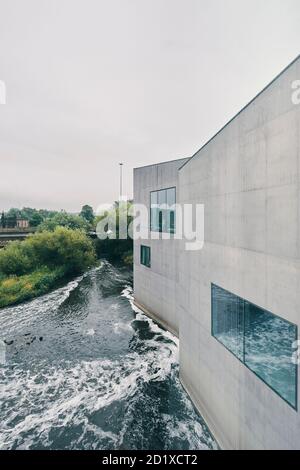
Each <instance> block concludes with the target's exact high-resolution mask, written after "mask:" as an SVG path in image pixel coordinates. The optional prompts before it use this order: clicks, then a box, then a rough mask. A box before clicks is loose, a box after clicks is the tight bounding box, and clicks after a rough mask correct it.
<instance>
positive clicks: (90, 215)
mask: <svg viewBox="0 0 300 470" xmlns="http://www.w3.org/2000/svg"><path fill="white" fill-rule="evenodd" d="M80 216H81V217H82V218H83V219H85V220H86V221H87V222H88V223H89V224H92V223H93V221H94V217H95V216H94V211H93V208H92V207H91V206H89V205H87V204H86V205H85V206H83V207H82V209H81V212H80Z"/></svg>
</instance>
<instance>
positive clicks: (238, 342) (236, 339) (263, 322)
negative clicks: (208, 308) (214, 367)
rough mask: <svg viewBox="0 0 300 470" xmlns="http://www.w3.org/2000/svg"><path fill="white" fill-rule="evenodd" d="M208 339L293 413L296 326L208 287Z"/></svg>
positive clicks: (219, 290)
mask: <svg viewBox="0 0 300 470" xmlns="http://www.w3.org/2000/svg"><path fill="white" fill-rule="evenodd" d="M212 335H213V336H214V337H215V338H216V339H217V340H218V341H219V342H220V343H222V344H223V346H225V347H226V348H227V349H228V350H229V351H230V352H232V353H233V354H234V355H235V356H236V357H237V358H238V359H239V360H240V361H242V362H243V364H245V366H246V367H248V369H250V370H251V371H252V372H254V373H255V374H256V375H257V376H258V377H259V378H260V379H261V380H263V381H264V382H265V383H266V384H267V385H268V386H269V387H271V388H272V389H273V390H274V391H275V392H276V393H277V394H278V395H279V396H280V397H281V398H283V399H284V400H285V401H286V402H287V403H288V404H289V405H291V406H292V407H293V408H295V409H297V366H296V364H293V362H292V357H293V353H294V349H293V343H294V342H295V341H296V340H297V336H298V328H297V326H296V325H294V324H292V323H290V322H288V321H287V320H284V319H283V318H280V317H278V316H276V315H274V314H273V313H270V312H268V311H266V310H263V309H262V308H260V307H257V306H256V305H254V304H252V303H250V302H248V301H246V300H244V299H242V298H240V297H238V296H236V295H234V294H231V293H230V292H228V291H226V290H224V289H221V288H220V287H218V286H216V285H213V284H212Z"/></svg>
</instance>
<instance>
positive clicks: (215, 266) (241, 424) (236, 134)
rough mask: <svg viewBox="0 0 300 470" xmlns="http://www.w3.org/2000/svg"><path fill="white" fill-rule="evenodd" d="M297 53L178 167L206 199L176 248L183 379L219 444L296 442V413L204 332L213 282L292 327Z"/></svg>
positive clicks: (299, 299)
mask: <svg viewBox="0 0 300 470" xmlns="http://www.w3.org/2000/svg"><path fill="white" fill-rule="evenodd" d="M297 79H298V80H299V79H300V60H298V61H297V62H296V63H294V64H293V65H292V66H291V67H290V68H289V69H288V70H286V71H285V72H284V73H283V74H282V75H281V76H280V77H279V78H278V79H277V80H276V81H275V82H273V84H271V86H270V87H269V88H267V89H266V90H265V91H264V92H263V93H262V94H261V95H259V96H258V97H257V98H256V100H255V101H253V102H252V103H251V104H250V105H249V106H248V107H247V108H246V109H244V110H243V112H242V113H241V114H240V115H239V116H238V117H237V118H236V119H235V120H233V121H232V122H231V123H230V124H229V125H228V126H227V127H226V128H225V129H223V131H222V132H221V133H220V134H219V135H217V136H216V137H215V138H214V139H213V140H212V141H211V142H210V143H209V144H208V145H207V146H206V147H204V148H203V149H202V150H201V151H199V153H198V154H197V155H196V156H195V157H194V158H193V159H192V160H190V161H189V163H188V164H187V165H185V166H184V167H183V168H182V169H181V170H180V171H179V188H180V193H179V194H180V202H181V203H191V202H194V203H196V202H198V203H204V205H205V245H204V249H203V250H202V251H201V252H197V253H191V252H190V253H189V252H186V251H185V250H184V247H183V244H181V248H180V265H181V269H180V271H179V284H180V292H181V295H180V296H179V297H178V300H179V304H180V312H179V319H180V320H179V338H180V371H181V372H180V373H181V379H182V382H183V384H184V386H185V387H186V389H187V390H188V391H189V393H190V395H191V397H192V398H193V400H194V402H195V404H196V405H197V407H198V408H199V410H200V412H201V413H202V415H203V417H204V419H205V420H206V422H207V424H208V425H209V427H210V428H211V430H212V432H213V433H214V435H215V437H216V438H217V440H219V442H220V445H221V446H222V447H224V448H230V449H300V416H299V412H297V411H295V410H293V409H292V408H291V407H290V406H289V405H288V404H286V403H285V402H284V401H283V400H282V399H281V398H280V397H279V396H278V395H276V394H275V393H274V392H273V391H272V390H271V389H270V388H269V387H268V386H266V385H265V384H264V383H263V382H262V381H261V380H260V379H259V378H258V377H257V376H256V375H255V374H253V373H252V372H251V371H249V370H248V369H247V368H246V367H245V366H244V365H243V364H241V363H240V362H239V361H238V360H237V359H236V358H235V357H234V356H233V355H232V354H231V353H230V352H228V351H227V350H226V349H225V348H224V347H223V346H222V345H221V344H219V343H218V342H217V341H216V340H215V339H214V338H213V337H212V336H211V283H215V284H217V285H219V286H220V287H223V288H224V289H227V290H228V291H230V292H233V293H235V294H236V295H239V296H240V297H242V298H244V299H247V300H249V301H250V302H253V303H254V304H256V305H259V306H260V307H262V308H265V309H267V310H269V311H271V312H273V313H274V314H277V315H279V316H281V317H283V318H285V319H287V320H289V321H291V322H293V323H296V324H297V325H298V327H300V310H299V307H300V263H299V255H300V239H299V235H300V219H299V213H300V181H299V178H300V174H299V168H300V150H299V149H300V146H299V142H300V105H298V106H296V105H294V104H293V103H292V101H291V95H292V89H291V83H292V82H293V81H294V80H297Z"/></svg>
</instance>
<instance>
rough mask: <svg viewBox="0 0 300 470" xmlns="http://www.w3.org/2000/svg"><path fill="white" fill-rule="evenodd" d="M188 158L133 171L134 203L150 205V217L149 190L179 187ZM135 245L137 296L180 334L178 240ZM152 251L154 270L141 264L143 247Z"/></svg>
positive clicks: (163, 322) (148, 237)
mask: <svg viewBox="0 0 300 470" xmlns="http://www.w3.org/2000/svg"><path fill="white" fill-rule="evenodd" d="M185 161H186V159H181V160H175V161H172V162H167V163H162V164H159V165H151V166H147V167H143V168H137V169H135V170H134V183H133V184H134V202H135V204H144V205H145V206H147V208H148V211H149V215H150V191H156V190H159V189H165V188H170V187H173V186H174V187H177V181H178V168H179V167H180V166H181V165H182V164H183V163H184V162H185ZM149 228H150V218H149V221H148V235H147V240H145V241H141V240H137V241H135V242H134V297H135V301H136V303H138V304H139V305H140V306H142V307H143V308H144V309H146V310H147V313H149V314H151V315H152V316H153V317H154V318H156V319H157V320H158V321H159V322H160V323H161V324H162V325H163V326H165V327H166V328H168V329H169V330H170V331H172V332H173V333H175V334H177V335H178V317H177V310H178V309H177V300H176V292H177V284H178V276H179V264H178V263H179V247H178V243H179V242H178V240H174V239H170V240H162V239H159V240H150V231H149ZM141 244H143V245H146V246H150V248H151V269H149V268H147V267H145V266H142V265H141V263H140V245H141Z"/></svg>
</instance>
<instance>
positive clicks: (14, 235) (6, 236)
mask: <svg viewBox="0 0 300 470" xmlns="http://www.w3.org/2000/svg"><path fill="white" fill-rule="evenodd" d="M35 230H36V229H35V228H33V227H30V228H23V229H19V228H1V229H0V248H3V247H4V246H5V245H7V243H8V242H11V241H14V240H24V239H25V238H26V237H28V235H31V234H32V233H34V232H35Z"/></svg>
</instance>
